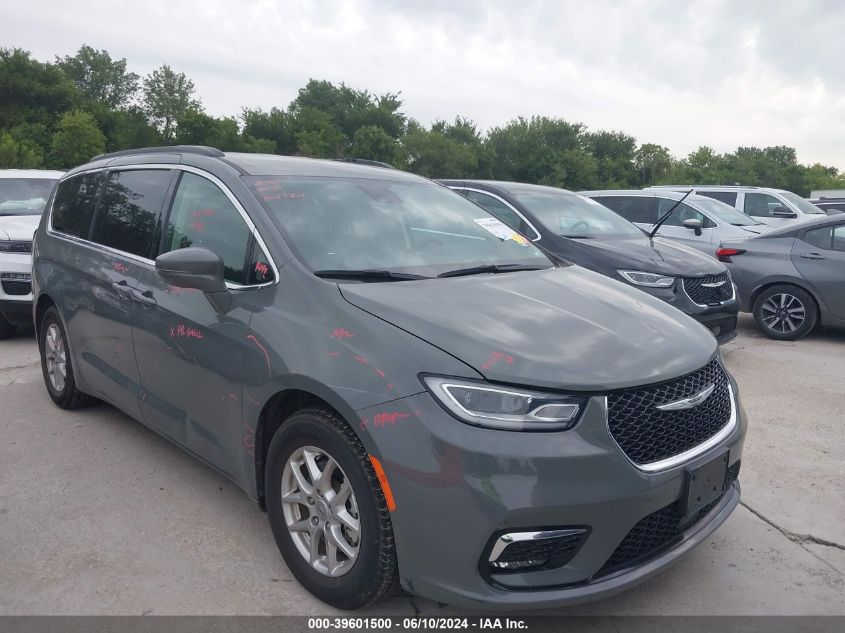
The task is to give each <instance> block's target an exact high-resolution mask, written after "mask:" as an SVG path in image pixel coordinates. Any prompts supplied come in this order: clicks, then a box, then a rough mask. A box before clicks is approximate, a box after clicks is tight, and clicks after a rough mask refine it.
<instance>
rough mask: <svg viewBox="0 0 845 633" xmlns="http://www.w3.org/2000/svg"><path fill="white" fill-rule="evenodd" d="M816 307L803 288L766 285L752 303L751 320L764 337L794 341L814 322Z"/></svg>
mask: <svg viewBox="0 0 845 633" xmlns="http://www.w3.org/2000/svg"><path fill="white" fill-rule="evenodd" d="M817 319H818V309H817V308H816V302H815V301H813V297H812V296H810V293H808V292H807V291H806V290H804V289H803V288H799V287H798V286H793V285H791V284H781V285H778V286H772V287H771V288H766V289H765V290H764V291H763V292H761V293H760V296H759V297H757V300H756V301H755V302H754V320H755V321H757V325H758V326H760V329H761V330H763V333H764V334H766V336H768V337H770V338H773V339H777V340H779V341H795V340H797V339H799V338H801V337H802V336H806V335H807V334H809V333H810V330H812V329H813V327H815V325H816V320H817Z"/></svg>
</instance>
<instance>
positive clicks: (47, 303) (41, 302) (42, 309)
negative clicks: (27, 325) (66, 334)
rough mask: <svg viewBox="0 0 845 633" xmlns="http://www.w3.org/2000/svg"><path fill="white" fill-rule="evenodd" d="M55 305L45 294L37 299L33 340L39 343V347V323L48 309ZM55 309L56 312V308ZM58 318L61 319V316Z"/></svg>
mask: <svg viewBox="0 0 845 633" xmlns="http://www.w3.org/2000/svg"><path fill="white" fill-rule="evenodd" d="M55 305H56V302H55V301H53V299H52V297H50V295H48V294H46V293H44V294H41V295H40V296H39V297H38V301H36V303H35V339H36V341H39V343H38V344H39V345H40V340H41V338H40V336H39V332H41V323H42V321H43V320H44V314H45V313H46V312H47V310H48V309H49V308H50V307H54V306H55ZM56 309H57V310H58V308H56ZM59 318H61V314H59ZM63 321H64V319H63ZM63 325H64V323H63ZM65 330H67V328H65Z"/></svg>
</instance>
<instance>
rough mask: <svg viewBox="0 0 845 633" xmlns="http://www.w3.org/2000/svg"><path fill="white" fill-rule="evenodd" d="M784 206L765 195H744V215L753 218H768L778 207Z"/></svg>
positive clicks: (749, 193) (747, 193)
mask: <svg viewBox="0 0 845 633" xmlns="http://www.w3.org/2000/svg"><path fill="white" fill-rule="evenodd" d="M783 206H786V205H785V204H784V203H783V202H781V201H780V200H778V199H777V198H775V197H774V196H770V195H769V194H767V193H752V192H746V193H745V208H744V211H745V213H746V214H748V215H750V216H752V217H755V218H770V217H772V211H774V210H775V209H776V208H778V207H783Z"/></svg>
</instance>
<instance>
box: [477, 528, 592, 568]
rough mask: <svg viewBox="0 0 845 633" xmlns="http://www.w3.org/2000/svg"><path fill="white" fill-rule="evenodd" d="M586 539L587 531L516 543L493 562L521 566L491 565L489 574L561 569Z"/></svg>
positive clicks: (509, 546)
mask: <svg viewBox="0 0 845 633" xmlns="http://www.w3.org/2000/svg"><path fill="white" fill-rule="evenodd" d="M586 539H587V531H584V532H581V533H579V534H570V535H567V536H558V537H555V538H547V539H538V540H527V541H516V542H514V543H511V544H510V545H508V546H507V547H506V548H505V549H504V551H503V552H502V553H501V554H499V557H498V558H497V559H496V560H495V561H493V562H495V563H499V564H501V563H517V564H519V563H523V564H522V565H518V566H514V567H512V568H508V567H505V566H500V565H494V564H492V563H491V564H490V572H491V573H494V574H502V573H514V572H517V573H519V572H526V571H540V570H541V569H554V568H555V567H563V566H564V565H566V564H567V563H568V562H569V561H571V560H572V558H573V557H574V556H575V554H576V553H578V550H579V549H581V546H582V545H583V544H584V541H585V540H586ZM525 563H531V564H525Z"/></svg>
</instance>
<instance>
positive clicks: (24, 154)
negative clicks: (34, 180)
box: [0, 132, 44, 169]
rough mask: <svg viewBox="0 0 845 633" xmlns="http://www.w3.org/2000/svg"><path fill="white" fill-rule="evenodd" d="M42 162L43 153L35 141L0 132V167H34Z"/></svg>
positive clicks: (39, 165) (40, 165) (41, 164)
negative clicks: (19, 138)
mask: <svg viewBox="0 0 845 633" xmlns="http://www.w3.org/2000/svg"><path fill="white" fill-rule="evenodd" d="M43 164H44V154H43V152H42V150H41V147H40V146H38V145H37V144H36V143H33V142H32V141H29V140H26V139H24V140H18V139H16V138H15V137H14V136H12V135H11V134H10V133H8V132H2V133H0V169H36V168H38V167H42V166H43Z"/></svg>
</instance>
